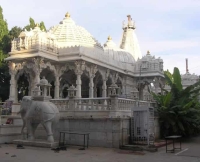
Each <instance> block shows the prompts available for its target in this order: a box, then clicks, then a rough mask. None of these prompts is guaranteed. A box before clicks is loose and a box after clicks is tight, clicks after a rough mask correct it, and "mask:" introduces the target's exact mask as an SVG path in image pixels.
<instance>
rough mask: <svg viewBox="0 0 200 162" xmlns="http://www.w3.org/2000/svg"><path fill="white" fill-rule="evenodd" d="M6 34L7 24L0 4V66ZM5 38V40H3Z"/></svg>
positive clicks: (0, 64)
mask: <svg viewBox="0 0 200 162" xmlns="http://www.w3.org/2000/svg"><path fill="white" fill-rule="evenodd" d="M7 34H8V25H7V22H6V20H4V16H3V9H2V8H1V6H0V66H2V61H3V59H4V57H5V56H4V53H5V52H4V48H5V46H6V44H5V41H6V40H7V39H6V38H5V37H6V35H7ZM3 40H5V41H3Z"/></svg>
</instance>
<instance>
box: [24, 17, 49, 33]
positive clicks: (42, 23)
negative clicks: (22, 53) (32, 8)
mask: <svg viewBox="0 0 200 162" xmlns="http://www.w3.org/2000/svg"><path fill="white" fill-rule="evenodd" d="M35 26H36V23H35V20H34V19H33V18H31V17H30V18H29V24H28V25H26V26H25V27H24V28H23V30H24V29H26V30H27V31H30V30H31V29H34V28H35ZM38 26H39V27H40V29H41V30H44V31H46V27H45V25H44V22H43V21H42V22H40V24H38Z"/></svg>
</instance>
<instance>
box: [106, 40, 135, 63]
mask: <svg viewBox="0 0 200 162" xmlns="http://www.w3.org/2000/svg"><path fill="white" fill-rule="evenodd" d="M104 51H105V53H106V54H107V55H108V57H109V58H112V59H113V60H116V61H119V62H121V63H129V64H132V63H135V59H134V57H133V56H132V55H131V54H130V53H129V52H128V51H125V50H123V49H120V48H119V47H117V45H116V44H115V43H114V42H113V40H112V38H111V36H109V37H108V39H107V41H106V43H105V44H104Z"/></svg>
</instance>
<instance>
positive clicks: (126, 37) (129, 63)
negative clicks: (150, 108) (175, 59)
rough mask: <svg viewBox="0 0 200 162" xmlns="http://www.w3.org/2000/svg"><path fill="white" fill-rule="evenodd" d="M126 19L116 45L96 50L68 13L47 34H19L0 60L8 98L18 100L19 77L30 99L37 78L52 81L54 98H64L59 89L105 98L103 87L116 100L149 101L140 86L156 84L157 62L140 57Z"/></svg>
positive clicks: (159, 75) (159, 72) (159, 71)
mask: <svg viewBox="0 0 200 162" xmlns="http://www.w3.org/2000/svg"><path fill="white" fill-rule="evenodd" d="M127 17H128V21H127V22H124V23H123V26H122V29H123V30H122V39H121V44H120V46H119V47H118V46H117V45H116V44H115V43H114V42H113V41H112V38H111V36H109V37H108V38H107V40H106V42H105V44H104V45H103V46H102V45H101V44H100V43H99V42H98V41H97V40H96V39H95V38H94V37H93V36H92V35H91V34H90V33H89V32H88V31H87V30H86V29H84V28H83V27H81V26H78V25H77V24H76V23H75V22H74V20H73V19H72V18H71V16H70V14H69V13H67V14H66V15H65V17H64V19H63V20H62V21H61V22H60V23H59V24H57V25H55V26H54V27H52V28H51V29H50V30H49V31H47V32H45V31H41V30H40V28H39V27H38V25H36V27H35V28H34V29H32V30H31V31H26V30H25V31H23V32H21V34H20V35H19V37H18V38H15V39H14V40H13V41H12V49H11V52H10V53H9V57H8V58H6V61H9V68H10V75H11V86H10V97H9V99H10V100H13V101H14V102H18V98H17V97H18V95H17V94H18V91H19V89H18V85H17V82H18V79H19V78H20V76H22V75H25V76H26V78H27V80H28V84H29V88H28V94H26V95H32V93H33V90H34V88H35V87H36V85H37V84H38V83H39V80H40V78H43V77H45V78H46V79H47V80H48V82H50V83H51V84H52V83H53V86H52V88H53V92H54V93H52V94H51V96H52V97H53V98H54V99H61V98H66V97H67V94H65V93H63V90H64V89H65V88H66V89H67V88H69V87H70V86H72V85H74V86H75V87H76V89H77V92H76V97H77V98H98V97H107V96H108V89H109V87H110V86H111V85H117V87H118V88H119V96H121V97H122V98H131V99H140V100H146V101H147V100H150V98H149V97H148V91H147V88H146V87H147V86H149V85H150V84H151V83H153V82H155V83H159V82H160V83H161V82H162V78H163V77H164V75H163V60H162V59H160V58H155V57H154V56H152V55H151V54H150V52H149V51H148V52H147V54H146V55H145V56H144V57H142V54H141V51H140V47H139V43H138V40H137V37H136V34H135V28H136V27H135V24H134V22H133V21H132V19H131V16H130V15H128V16H127ZM119 28H120V26H119ZM154 85H158V84H154ZM157 87H158V86H155V89H156V88H157ZM137 92H138V93H137Z"/></svg>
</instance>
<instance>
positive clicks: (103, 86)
mask: <svg viewBox="0 0 200 162" xmlns="http://www.w3.org/2000/svg"><path fill="white" fill-rule="evenodd" d="M106 81H107V79H104V80H103V85H102V97H106V96H107V85H106Z"/></svg>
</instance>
